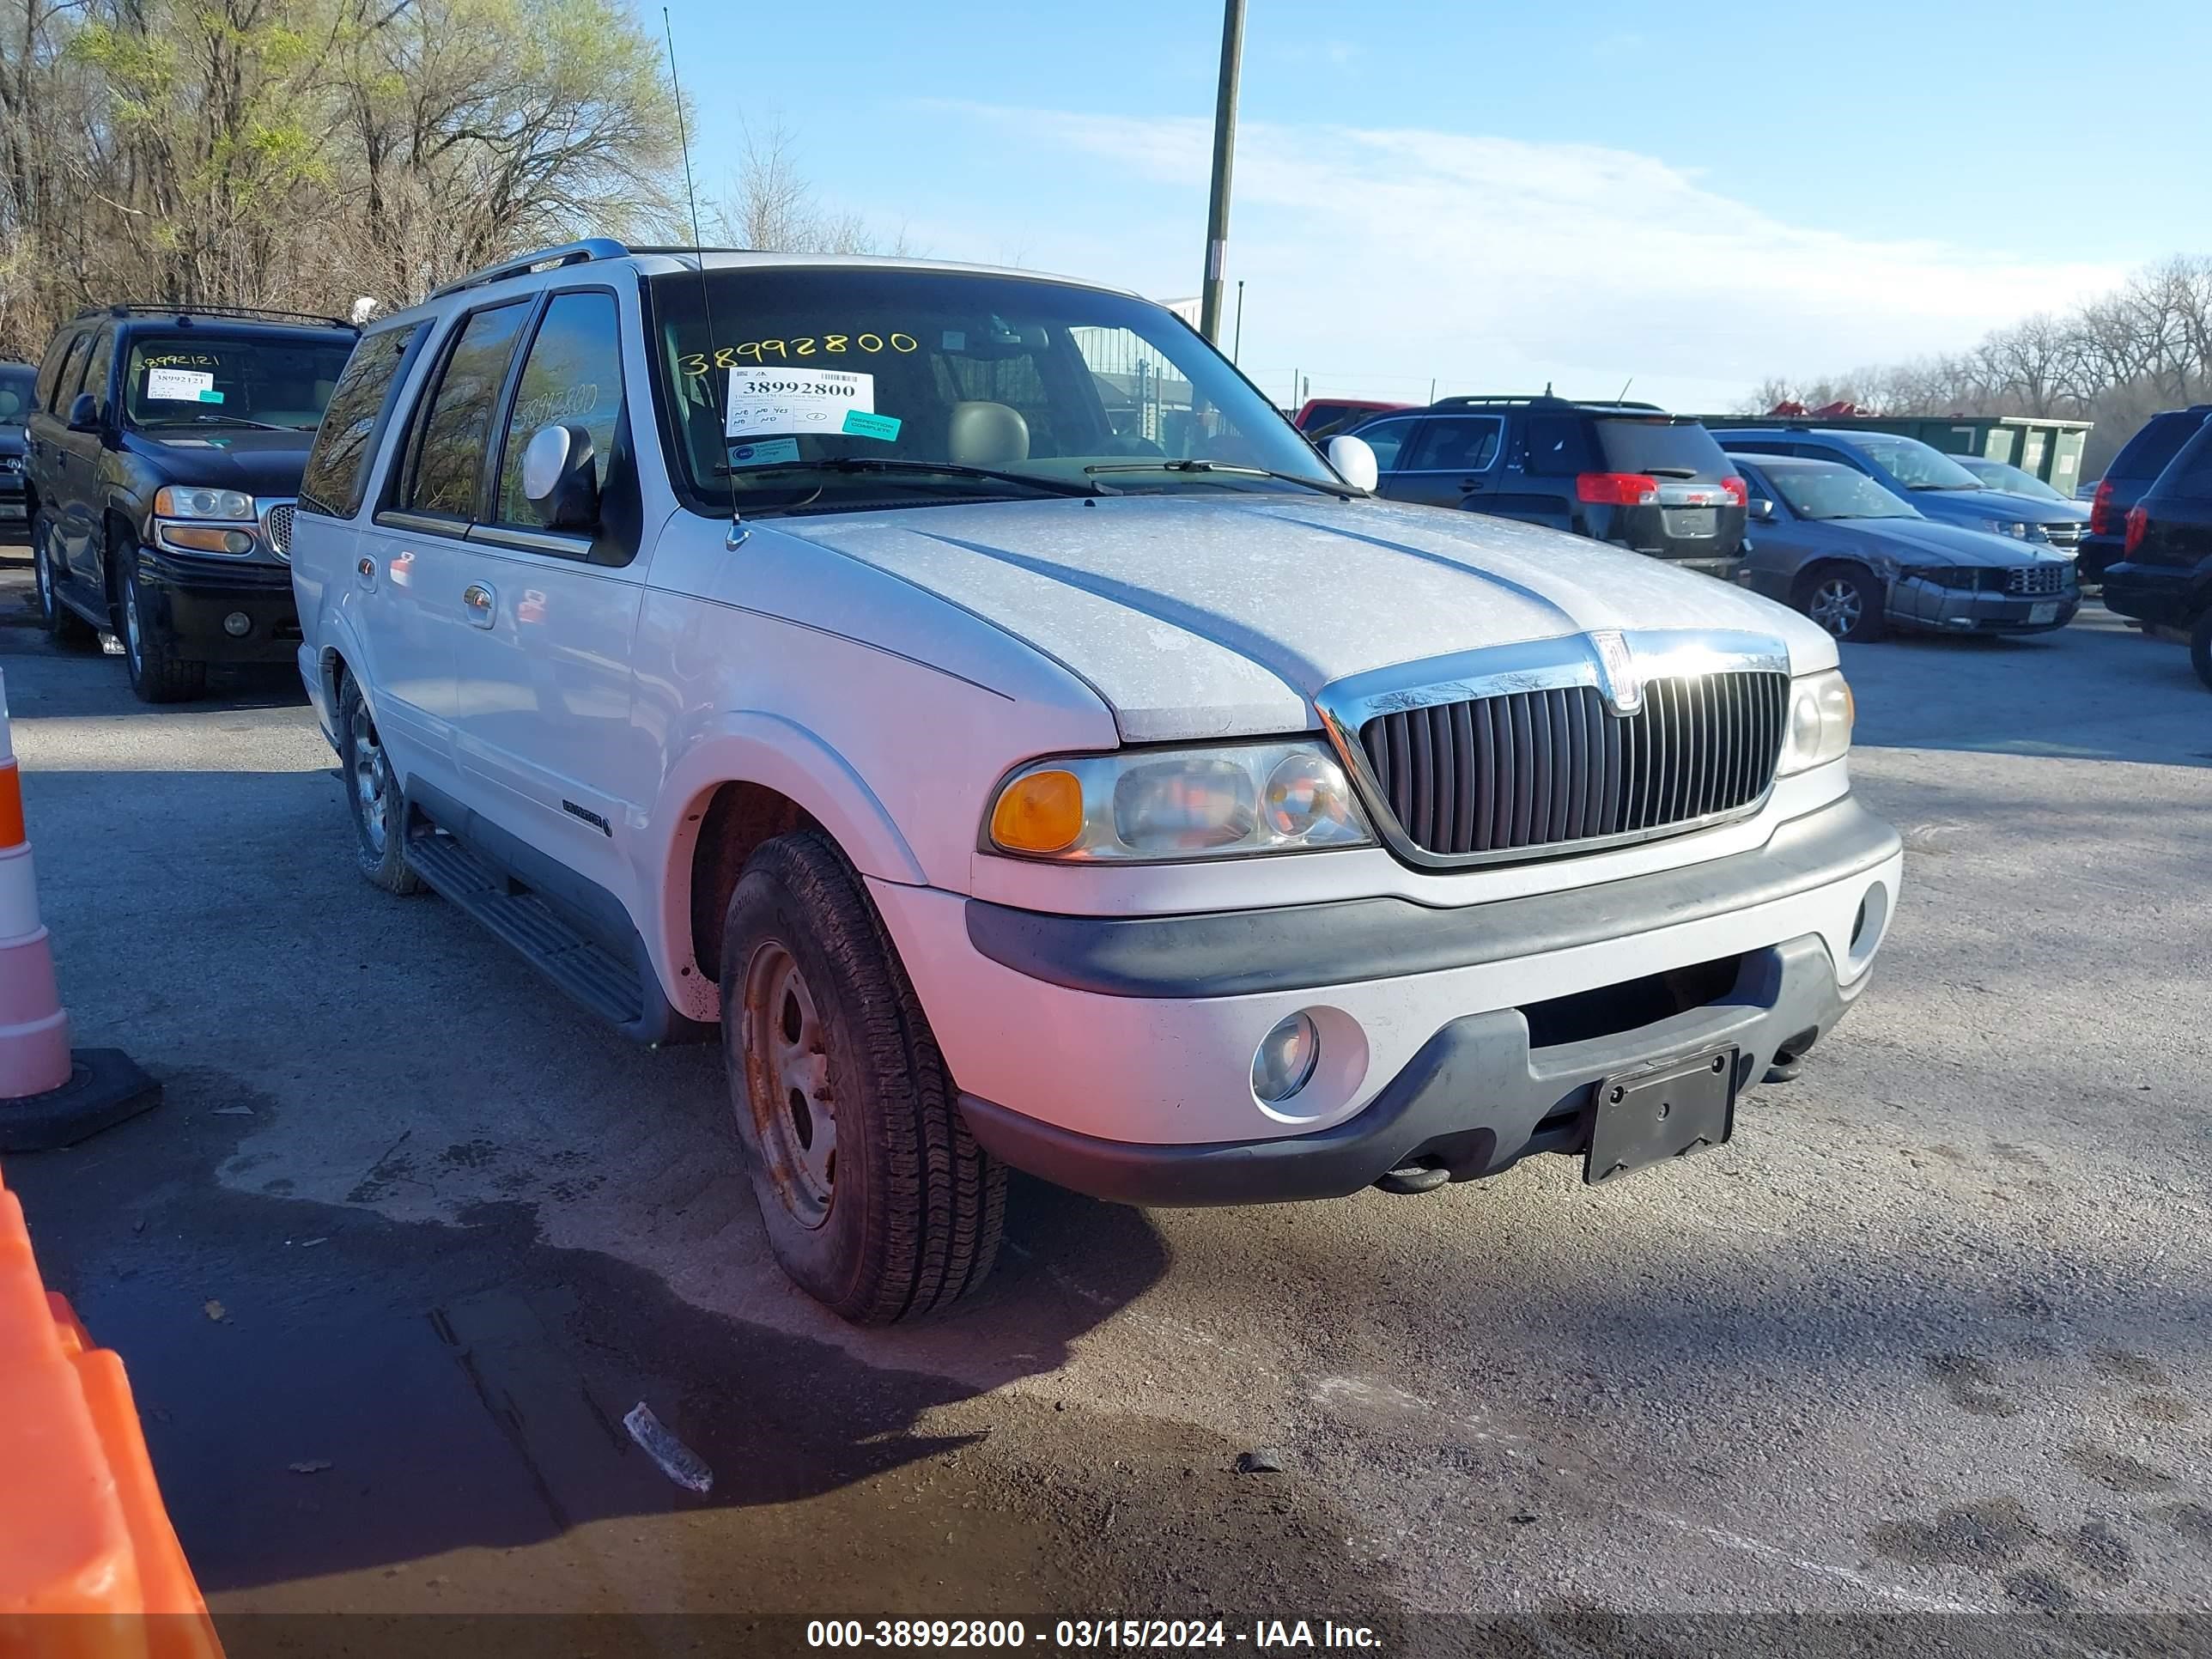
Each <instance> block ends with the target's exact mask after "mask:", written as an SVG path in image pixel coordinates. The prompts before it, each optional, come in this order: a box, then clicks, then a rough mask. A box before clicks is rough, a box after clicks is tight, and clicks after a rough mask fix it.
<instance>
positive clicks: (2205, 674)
mask: <svg viewBox="0 0 2212 1659" xmlns="http://www.w3.org/2000/svg"><path fill="white" fill-rule="evenodd" d="M2189 662H2190V665H2191V667H2193V668H2194V669H2196V671H2197V678H2198V679H2200V680H2203V682H2204V684H2205V685H2206V687H2207V688H2212V609H2208V610H2207V611H2205V612H2204V614H2203V616H2201V617H2198V618H2197V626H2196V627H2194V628H2192V629H2190V630H2189Z"/></svg>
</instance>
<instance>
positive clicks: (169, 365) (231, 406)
mask: <svg viewBox="0 0 2212 1659" xmlns="http://www.w3.org/2000/svg"><path fill="white" fill-rule="evenodd" d="M352 352H353V342H352V341H351V340H349V339H331V340H313V339H310V340H283V339H228V340H226V339H223V338H221V337H210V336H209V335H207V334H204V333H196V334H192V335H186V336H169V335H155V336H146V337H140V338H138V339H135V340H133V341H132V342H131V361H130V362H129V363H127V364H126V365H125V373H124V377H123V410H124V413H125V415H126V416H129V417H130V420H131V424H132V425H134V426H144V427H165V426H191V425H219V426H264V427H276V428H282V429H296V430H298V431H301V432H312V431H313V430H314V429H315V426H316V423H317V422H319V421H320V420H321V419H322V418H323V405H324V404H327V403H328V402H330V400H331V388H332V387H334V386H337V383H338V376H339V374H342V373H343V371H344V369H345V364H346V359H347V357H348V356H350V355H351V354H352Z"/></svg>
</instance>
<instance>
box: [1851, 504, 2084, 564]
mask: <svg viewBox="0 0 2212 1659" xmlns="http://www.w3.org/2000/svg"><path fill="white" fill-rule="evenodd" d="M1924 493H1925V492H1923V494H1924ZM1814 522H1816V523H1820V524H1822V525H1824V526H1832V527H1833V528H1835V529H1837V530H1844V531H1849V532H1851V534H1852V535H1853V536H1854V537H1856V538H1857V539H1859V540H1860V541H1862V542H1863V543H1864V544H1867V546H1868V547H1869V550H1871V551H1874V552H1877V553H1887V554H1888V555H1889V556H1891V557H1892V558H1894V559H1895V560H1897V561H1898V562H1899V563H1900V564H1911V565H1926V564H1957V565H1967V564H1975V565H1994V566H2001V567H2003V568H2011V567H2013V566H2015V565H2024V564H2038V563H2041V562H2045V561H2046V560H2047V561H2051V562H2057V563H2061V564H2064V563H2070V562H2072V560H2073V555H2072V553H2070V552H2060V551H2058V550H2056V549H2054V548H2052V547H2051V546H2049V545H2048V544H2045V543H2043V542H2028V541H2021V540H2020V539H2019V538H2015V537H2012V536H2000V535H1999V534H1997V533H1996V532H1995V531H1994V530H1969V529H1968V528H1967V527H1966V526H1964V525H1960V524H1942V523H1939V522H1938V521H1936V520H1933V519H1828V520H1814Z"/></svg>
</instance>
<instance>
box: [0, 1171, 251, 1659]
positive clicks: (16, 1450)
mask: <svg viewBox="0 0 2212 1659" xmlns="http://www.w3.org/2000/svg"><path fill="white" fill-rule="evenodd" d="M0 1654H6V1655H8V1656H9V1659H15V1656H23V1659H222V1643H221V1642H220V1641H218V1640H217V1639H216V1632H215V1626H214V1625H213V1624H212V1623H210V1621H209V1619H208V1611H207V1603H206V1601H204V1599H203V1598H202V1596H201V1595H200V1590H199V1586H198V1585H197V1583H194V1582H193V1579H192V1572H191V1566H190V1565H189V1564H187V1563H186V1561H185V1553H184V1551H183V1550H182V1549H181V1548H179V1546H178V1543H177V1531H176V1528H175V1527H174V1526H173V1525H172V1524H171V1523H170V1521H169V1512H168V1510H167V1506H166V1505H165V1504H163V1503H162V1501H161V1487H160V1486H159V1485H157V1484H156V1482H155V1479H154V1465H153V1462H152V1460H151V1458H149V1455H147V1450H146V1436H145V1432H144V1430H143V1427H142V1426H141V1425H140V1423H139V1420H138V1410H137V1407H136V1406H135V1405H134V1404H133V1403H132V1402H131V1384H130V1383H129V1381H128V1380H127V1379H126V1378H125V1376H124V1373H123V1362H122V1360H121V1359H119V1358H117V1357H116V1356H115V1355H114V1354H113V1353H112V1352H109V1351H107V1350H106V1349H104V1348H95V1347H94V1346H93V1345H92V1339H91V1338H90V1337H89V1336H88V1335H87V1334H85V1329H84V1327H83V1326H82V1324H80V1323H79V1322H77V1318H76V1315H75V1314H73V1313H71V1312H70V1306H69V1304H68V1303H66V1302H64V1300H62V1298H61V1297H59V1296H58V1295H56V1294H55V1293H54V1292H52V1291H49V1290H47V1289H46V1285H45V1284H44V1282H43V1281H42V1280H41V1279H40V1277H39V1265H38V1262H37V1261H36V1260H35V1259H34V1258H33V1255H32V1254H31V1238H30V1235H29V1233H28V1232H27V1231H25V1229H24V1226H23V1209H22V1206H21V1205H20V1204H18V1203H17V1202H16V1201H15V1194H13V1193H11V1192H9V1190H8V1189H7V1188H6V1187H5V1186H4V1185H0Z"/></svg>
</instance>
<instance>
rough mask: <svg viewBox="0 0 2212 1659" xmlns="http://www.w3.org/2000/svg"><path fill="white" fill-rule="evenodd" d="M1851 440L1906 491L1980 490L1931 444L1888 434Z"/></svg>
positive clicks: (1857, 436)
mask: <svg viewBox="0 0 2212 1659" xmlns="http://www.w3.org/2000/svg"><path fill="white" fill-rule="evenodd" d="M1850 443H1851V445H1852V447H1855V448H1856V449H1857V451H1858V452H1859V453H1861V454H1862V455H1864V456H1866V457H1868V458H1869V459H1871V460H1872V461H1874V462H1875V464H1876V465H1879V466H1882V467H1885V468H1887V470H1888V471H1889V475H1890V476H1891V477H1893V478H1895V479H1896V480H1897V481H1898V483H1901V484H1903V485H1904V486H1905V488H1906V489H1983V488H1984V484H1983V483H1982V481H1981V480H1980V479H1979V478H1977V477H1975V476H1974V475H1973V474H1972V473H1971V472H1969V471H1966V468H1965V467H1963V466H1960V465H1959V464H1958V462H1956V461H1954V460H1953V459H1951V458H1950V457H1949V456H1948V455H1946V454H1945V453H1943V452H1942V450H1940V449H1938V448H1936V447H1935V446H1934V445H1932V444H1923V443H1922V442H1921V441H1920V440H1919V439H1917V438H1899V437H1894V436H1892V435H1888V434H1887V433H1873V432H1854V433H1852V434H1851V435H1850Z"/></svg>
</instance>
